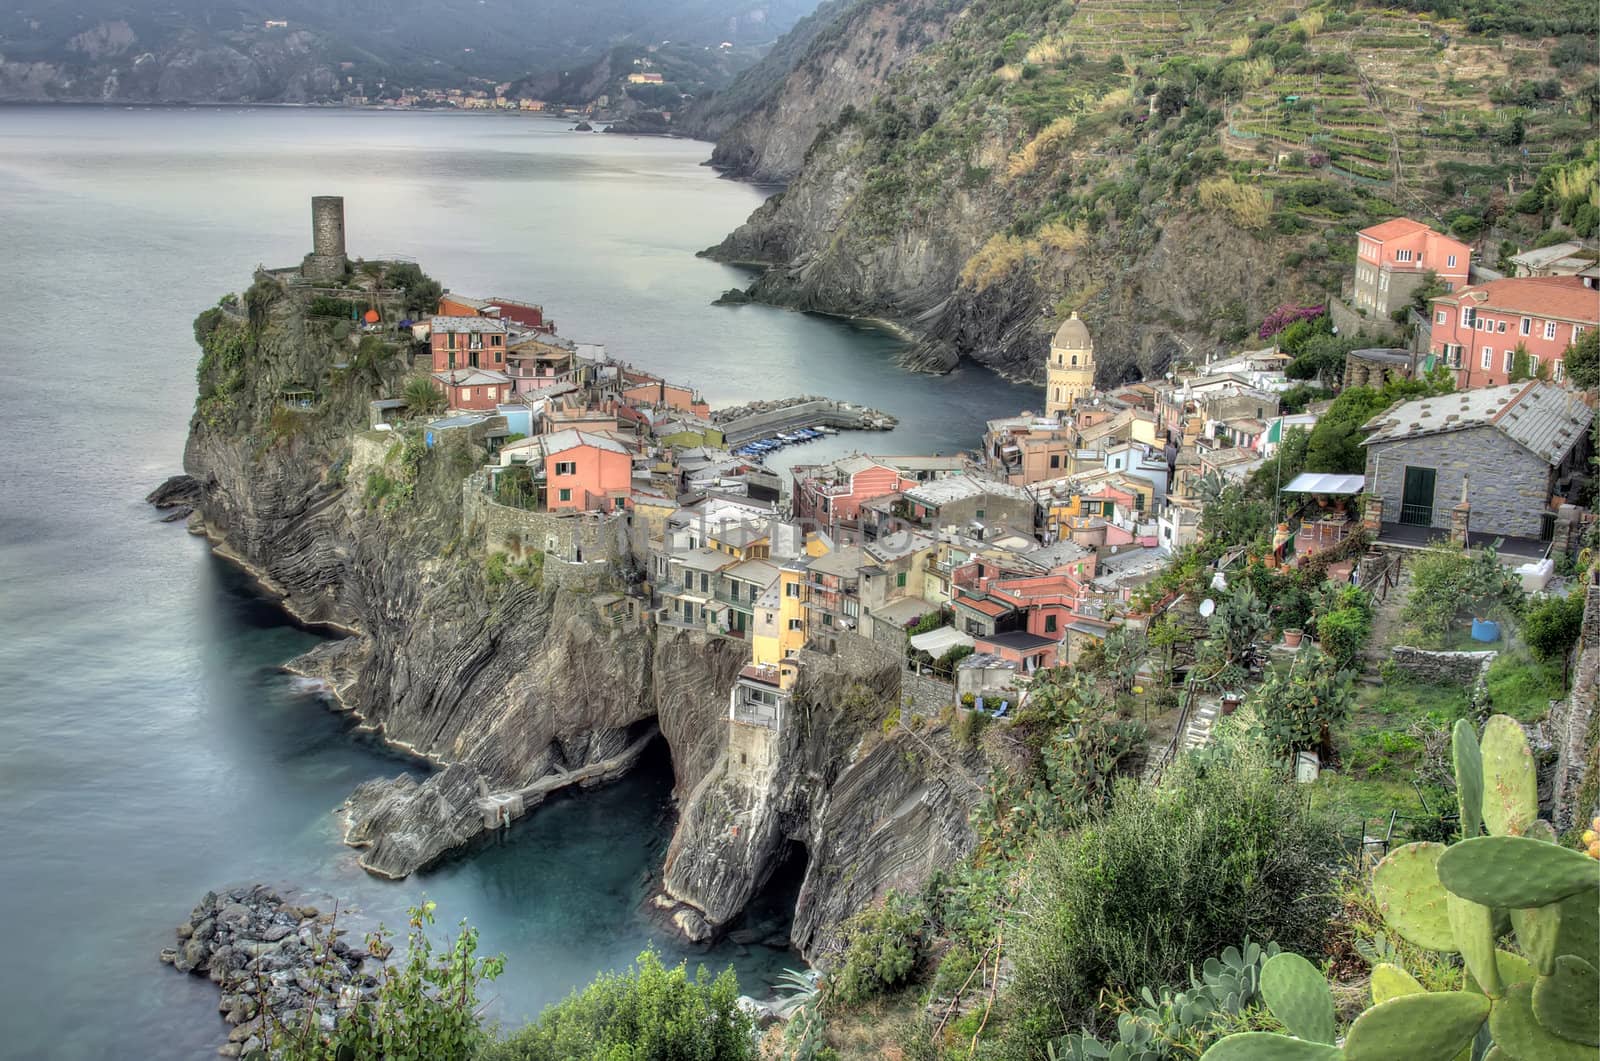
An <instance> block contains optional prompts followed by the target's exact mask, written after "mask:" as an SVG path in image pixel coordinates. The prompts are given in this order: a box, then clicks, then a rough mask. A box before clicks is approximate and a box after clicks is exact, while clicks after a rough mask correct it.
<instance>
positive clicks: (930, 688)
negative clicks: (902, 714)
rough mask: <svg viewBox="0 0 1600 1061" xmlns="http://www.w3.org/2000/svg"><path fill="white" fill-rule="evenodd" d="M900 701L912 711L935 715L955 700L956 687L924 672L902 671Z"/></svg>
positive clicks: (930, 715)
mask: <svg viewBox="0 0 1600 1061" xmlns="http://www.w3.org/2000/svg"><path fill="white" fill-rule="evenodd" d="M900 701H901V704H902V705H905V706H909V707H910V708H911V710H912V712H913V713H915V714H918V715H926V716H929V717H933V716H937V715H939V714H940V713H941V712H943V711H944V709H945V708H947V707H949V706H950V705H951V704H953V703H955V701H956V688H955V686H953V685H951V684H950V683H949V682H942V681H940V680H939V679H938V678H934V677H930V676H929V675H926V674H916V673H914V672H912V671H903V672H902V673H901V675H900Z"/></svg>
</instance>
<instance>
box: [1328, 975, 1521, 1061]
mask: <svg viewBox="0 0 1600 1061" xmlns="http://www.w3.org/2000/svg"><path fill="white" fill-rule="evenodd" d="M1488 1016H1489V1000H1488V999H1487V998H1485V997H1483V996H1482V995H1475V994H1472V993H1471V992H1468V991H1437V992H1432V993H1426V994H1421V995H1402V996H1400V997H1399V998H1391V999H1390V1000H1389V1001H1387V1002H1384V1003H1382V1004H1380V1005H1377V1006H1373V1007H1372V1008H1371V1009H1369V1010H1367V1011H1366V1012H1365V1013H1363V1014H1362V1015H1361V1016H1359V1017H1357V1018H1356V1022H1355V1023H1354V1024H1352V1025H1351V1026H1350V1034H1349V1035H1347V1036H1346V1037H1345V1041H1344V1053H1345V1056H1346V1057H1347V1058H1349V1059H1350V1061H1395V1059H1397V1058H1405V1059H1406V1061H1452V1059H1453V1058H1454V1057H1455V1056H1456V1054H1458V1053H1460V1052H1461V1049H1462V1047H1465V1046H1467V1045H1469V1044H1470V1043H1471V1042H1472V1037H1473V1036H1474V1035H1477V1034H1478V1029H1479V1028H1481V1027H1482V1026H1483V1022H1484V1020H1485V1018H1487V1017H1488Z"/></svg>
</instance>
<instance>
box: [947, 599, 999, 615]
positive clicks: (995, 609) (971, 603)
mask: <svg viewBox="0 0 1600 1061" xmlns="http://www.w3.org/2000/svg"><path fill="white" fill-rule="evenodd" d="M956 603H957V604H965V605H966V606H967V607H968V608H971V609H972V610H973V611H975V612H982V613H983V614H985V615H987V616H989V617H990V618H992V619H998V618H999V617H1000V616H1002V615H1004V614H1005V613H1006V612H1008V611H1010V610H1011V609H1010V608H1007V607H1006V606H1005V605H1004V604H1001V603H999V602H998V601H992V600H974V599H973V598H971V597H957V598H956Z"/></svg>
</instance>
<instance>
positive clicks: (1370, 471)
mask: <svg viewBox="0 0 1600 1061" xmlns="http://www.w3.org/2000/svg"><path fill="white" fill-rule="evenodd" d="M1408 465H1409V466H1412V467H1418V468H1433V469H1435V470H1436V472H1437V475H1436V476H1435V480H1434V495H1433V523H1432V526H1434V527H1437V528H1439V529H1440V530H1449V529H1450V511H1451V509H1453V508H1454V507H1455V506H1456V504H1457V502H1459V501H1460V500H1461V480H1462V477H1463V476H1470V478H1469V482H1468V498H1469V500H1470V501H1471V502H1472V518H1471V521H1470V524H1469V529H1470V530H1472V531H1473V532H1474V533H1484V534H1509V535H1514V536H1516V537H1519V538H1538V537H1539V535H1540V532H1541V530H1542V529H1543V523H1544V519H1543V516H1542V515H1541V514H1542V513H1543V512H1544V511H1545V506H1546V505H1547V504H1548V503H1549V497H1548V490H1549V486H1550V466H1549V465H1547V464H1546V463H1545V462H1544V460H1543V459H1542V458H1540V457H1538V456H1537V455H1535V454H1533V453H1531V452H1529V451H1528V450H1526V449H1523V448H1522V447H1521V446H1519V445H1517V444H1515V443H1514V442H1512V441H1511V440H1510V439H1508V438H1506V437H1505V436H1504V435H1502V434H1501V433H1500V432H1499V431H1498V430H1496V429H1495V428H1492V427H1477V428H1470V429H1468V430H1465V431H1452V432H1450V433H1448V434H1444V435H1426V436H1424V437H1421V438H1410V439H1400V440H1398V441H1395V442H1386V443H1383V444H1381V445H1375V446H1369V447H1368V449H1367V482H1368V483H1369V484H1370V486H1369V490H1370V491H1371V492H1372V493H1375V494H1377V495H1379V496H1380V497H1382V498H1383V518H1384V519H1385V520H1386V521H1389V522H1395V521H1398V520H1399V519H1400V502H1401V498H1402V497H1403V496H1404V492H1405V470H1406V467H1407V466H1408Z"/></svg>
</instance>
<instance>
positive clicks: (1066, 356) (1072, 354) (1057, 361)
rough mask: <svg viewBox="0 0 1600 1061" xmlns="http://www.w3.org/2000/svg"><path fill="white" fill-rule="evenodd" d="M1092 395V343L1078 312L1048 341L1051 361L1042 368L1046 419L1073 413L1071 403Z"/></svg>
mask: <svg viewBox="0 0 1600 1061" xmlns="http://www.w3.org/2000/svg"><path fill="white" fill-rule="evenodd" d="M1093 393H1094V340H1093V339H1091V338H1089V329H1088V327H1087V326H1086V325H1085V324H1084V323H1083V321H1082V320H1080V319H1079V318H1078V314H1077V311H1073V314H1072V316H1071V317H1068V318H1067V319H1066V320H1064V321H1062V322H1061V327H1060V328H1057V329H1056V334H1055V338H1054V339H1051V340H1050V361H1049V363H1048V364H1047V365H1046V367H1045V394H1044V397H1045V404H1044V411H1045V415H1046V416H1060V415H1061V414H1063V413H1067V412H1071V411H1072V403H1073V402H1075V401H1077V400H1078V399H1079V398H1087V397H1089V396H1090V395H1091V394H1093Z"/></svg>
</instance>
